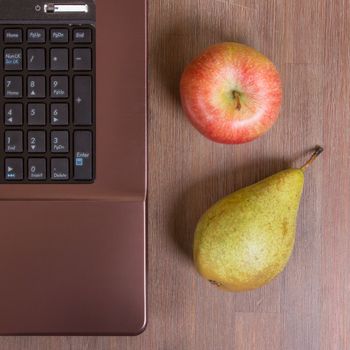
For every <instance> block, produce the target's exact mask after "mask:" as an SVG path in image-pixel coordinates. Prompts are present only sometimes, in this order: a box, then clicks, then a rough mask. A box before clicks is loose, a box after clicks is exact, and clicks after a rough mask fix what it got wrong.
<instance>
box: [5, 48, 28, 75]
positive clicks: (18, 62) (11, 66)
mask: <svg viewBox="0 0 350 350" xmlns="http://www.w3.org/2000/svg"><path fill="white" fill-rule="evenodd" d="M4 68H5V70H9V71H13V70H22V69H23V57H22V49H5V51H4Z"/></svg>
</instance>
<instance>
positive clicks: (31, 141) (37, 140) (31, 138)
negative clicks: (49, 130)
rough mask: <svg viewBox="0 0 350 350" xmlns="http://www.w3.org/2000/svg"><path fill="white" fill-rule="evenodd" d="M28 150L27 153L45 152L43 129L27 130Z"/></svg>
mask: <svg viewBox="0 0 350 350" xmlns="http://www.w3.org/2000/svg"><path fill="white" fill-rule="evenodd" d="M28 152H29V153H45V152H46V133H45V131H28Z"/></svg>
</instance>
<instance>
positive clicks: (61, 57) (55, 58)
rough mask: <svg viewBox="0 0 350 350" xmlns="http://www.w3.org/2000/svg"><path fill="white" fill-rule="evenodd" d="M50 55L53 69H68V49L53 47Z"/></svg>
mask: <svg viewBox="0 0 350 350" xmlns="http://www.w3.org/2000/svg"><path fill="white" fill-rule="evenodd" d="M50 57H51V58H50V60H51V70H54V71H62V70H68V49H52V50H51V52H50Z"/></svg>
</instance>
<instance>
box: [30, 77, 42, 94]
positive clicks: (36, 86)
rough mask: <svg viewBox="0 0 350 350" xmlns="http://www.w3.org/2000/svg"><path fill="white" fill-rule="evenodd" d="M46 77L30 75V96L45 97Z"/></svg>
mask: <svg viewBox="0 0 350 350" xmlns="http://www.w3.org/2000/svg"><path fill="white" fill-rule="evenodd" d="M45 88H46V84H45V77H43V76H35V77H34V76H29V77H28V97H31V98H44V97H45V95H46V94H45Z"/></svg>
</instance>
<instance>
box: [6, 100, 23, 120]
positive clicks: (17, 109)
mask: <svg viewBox="0 0 350 350" xmlns="http://www.w3.org/2000/svg"><path fill="white" fill-rule="evenodd" d="M22 124H23V106H22V104H20V103H6V104H5V125H22Z"/></svg>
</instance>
